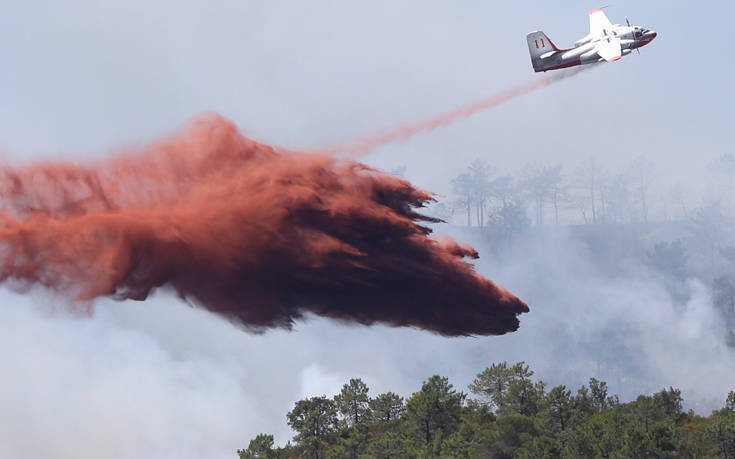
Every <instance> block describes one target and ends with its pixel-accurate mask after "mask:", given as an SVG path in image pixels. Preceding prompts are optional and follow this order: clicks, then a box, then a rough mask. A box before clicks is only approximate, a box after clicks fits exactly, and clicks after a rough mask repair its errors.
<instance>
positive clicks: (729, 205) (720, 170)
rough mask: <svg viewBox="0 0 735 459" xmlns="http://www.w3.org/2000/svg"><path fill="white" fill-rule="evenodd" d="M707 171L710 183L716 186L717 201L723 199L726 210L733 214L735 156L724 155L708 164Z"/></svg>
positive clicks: (714, 190)
mask: <svg viewBox="0 0 735 459" xmlns="http://www.w3.org/2000/svg"><path fill="white" fill-rule="evenodd" d="M707 173H708V175H709V177H710V180H709V181H708V183H709V184H710V186H712V187H714V189H713V190H712V191H713V192H714V194H715V196H716V201H723V204H724V207H725V209H724V210H725V212H726V213H727V214H728V215H730V216H732V215H733V195H734V194H735V156H734V155H732V154H727V155H722V156H720V157H719V158H717V159H716V160H714V161H712V162H710V163H709V164H708V165H707Z"/></svg>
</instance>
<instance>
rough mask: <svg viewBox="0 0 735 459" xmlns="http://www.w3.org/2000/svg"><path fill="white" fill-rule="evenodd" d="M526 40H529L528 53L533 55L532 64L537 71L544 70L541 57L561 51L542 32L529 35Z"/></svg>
mask: <svg viewBox="0 0 735 459" xmlns="http://www.w3.org/2000/svg"><path fill="white" fill-rule="evenodd" d="M526 39H527V40H528V52H529V53H530V54H531V63H532V64H533V68H534V70H536V71H538V70H539V69H540V68H542V65H541V56H543V55H544V54H549V53H551V52H553V51H560V50H559V48H557V47H556V45H555V44H554V42H552V41H551V39H550V38H549V37H547V36H546V34H545V33H543V32H541V31H536V32H531V33H529V34H528V35H526Z"/></svg>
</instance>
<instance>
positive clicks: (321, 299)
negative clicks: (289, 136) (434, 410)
mask: <svg viewBox="0 0 735 459" xmlns="http://www.w3.org/2000/svg"><path fill="white" fill-rule="evenodd" d="M431 200H432V196H431V195H430V194H429V193H427V192H425V191H422V190H420V189H417V188H416V187H414V186H413V185H412V184H410V183H409V182H407V181H405V180H402V179H400V178H397V177H393V176H390V175H386V174H383V173H381V172H379V171H377V170H374V169H371V168H370V167H368V166H365V165H364V164H360V163H357V162H353V161H346V160H340V159H338V158H335V157H333V156H329V155H323V154H308V153H291V152H286V151H283V150H278V149H274V148H271V147H268V146H266V145H263V144H259V143H256V142H254V141H252V140H250V139H248V138H246V137H244V136H242V135H241V134H240V133H239V132H238V130H237V129H236V127H235V126H234V125H233V124H232V123H231V122H229V121H228V120H225V119H223V118H221V117H219V116H216V115H208V116H205V117H201V118H198V119H196V120H194V121H193V122H192V123H190V125H189V126H188V127H186V128H185V129H184V130H182V131H181V132H179V133H178V134H176V135H174V136H172V137H171V138H169V139H167V140H164V141H162V142H160V143H158V144H155V145H152V146H149V147H145V148H140V149H137V150H131V151H127V152H123V153H120V154H117V155H116V156H113V157H111V158H109V159H107V160H104V161H101V162H97V163H93V164H87V165H79V164H73V163H68V162H57V163H40V164H34V165H30V166H26V167H20V168H15V167H11V166H10V165H4V166H2V165H0V281H3V282H6V283H7V284H8V285H10V286H12V287H16V288H20V289H23V288H28V287H31V286H33V285H42V286H45V287H47V288H50V289H52V290H54V291H57V292H59V293H61V294H64V295H67V296H68V297H70V298H72V299H74V300H77V301H82V302H86V301H91V300H93V299H95V298H99V297H112V298H117V299H137V300H143V299H145V298H146V297H147V296H148V295H149V294H150V293H151V292H152V291H154V290H155V289H156V288H159V287H161V288H165V289H169V290H173V291H174V292H176V293H177V294H178V295H179V296H180V297H182V298H184V299H186V300H187V301H189V302H190V303H192V304H195V305H198V306H201V307H204V308H206V309H208V310H210V311H213V312H215V313H218V314H222V315H224V316H226V317H228V318H230V319H231V320H232V321H234V322H238V323H240V324H242V325H243V326H244V327H246V328H248V329H250V330H253V331H263V330H266V329H268V328H270V327H285V328H290V327H291V326H292V324H293V322H294V320H297V319H299V318H301V317H303V316H304V315H305V314H306V313H313V314H317V315H320V316H325V317H330V318H333V319H338V320H341V321H346V322H350V323H360V324H375V323H381V324H387V325H392V326H409V327H416V328H421V329H425V330H430V331H432V332H436V333H439V334H443V335H451V336H455V335H497V334H503V333H507V332H511V331H514V330H516V329H517V328H518V315H519V314H521V313H523V312H526V311H528V307H527V306H526V305H525V304H524V303H523V302H522V301H521V300H519V299H518V298H516V297H515V296H514V295H512V294H511V293H509V292H507V291H506V290H504V289H502V288H501V287H498V286H497V285H495V284H494V283H492V282H491V281H490V280H488V279H486V278H484V277H482V276H480V275H479V274H478V273H477V272H475V270H474V269H473V267H472V266H471V265H470V264H468V263H467V262H465V261H464V259H465V258H466V257H469V258H476V257H477V253H476V252H475V250H473V249H472V248H471V247H468V246H465V245H462V244H460V243H457V242H455V241H454V240H452V239H443V240H436V239H432V238H431V237H429V233H430V230H429V229H428V228H427V227H426V226H425V223H426V222H433V221H435V220H434V219H432V218H429V217H426V216H423V215H421V214H420V213H418V212H417V211H416V210H417V208H419V207H421V206H423V205H424V204H425V203H427V202H429V201H431Z"/></svg>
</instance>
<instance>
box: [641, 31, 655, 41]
mask: <svg viewBox="0 0 735 459" xmlns="http://www.w3.org/2000/svg"><path fill="white" fill-rule="evenodd" d="M656 37H658V34H657V33H656V31H655V30H649V31H648V32H646V34H645V35H644V36H643V38H645V39H647V40H648V41H653V39H654V38H656Z"/></svg>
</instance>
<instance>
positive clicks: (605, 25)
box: [590, 8, 613, 39]
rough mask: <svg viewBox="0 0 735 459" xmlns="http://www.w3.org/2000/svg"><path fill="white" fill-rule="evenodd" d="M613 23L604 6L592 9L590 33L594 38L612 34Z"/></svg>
mask: <svg viewBox="0 0 735 459" xmlns="http://www.w3.org/2000/svg"><path fill="white" fill-rule="evenodd" d="M612 29H613V25H612V22H610V20H609V19H608V18H607V15H605V12H604V11H603V10H602V8H595V9H594V10H592V11H590V35H591V36H592V38H593V39H597V38H603V37H606V36H607V35H612Z"/></svg>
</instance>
